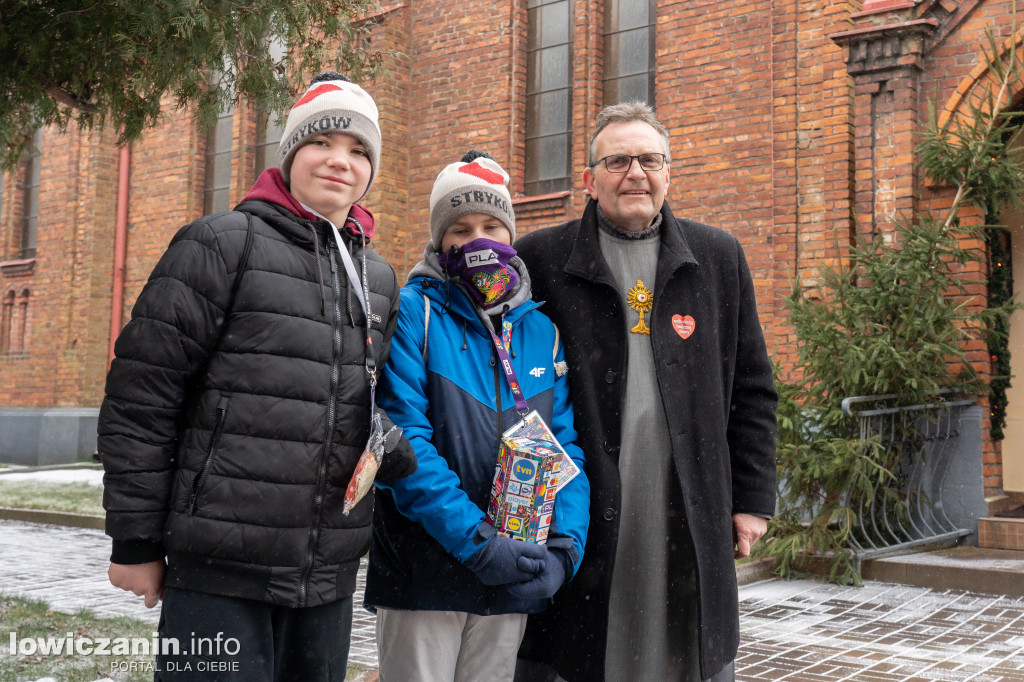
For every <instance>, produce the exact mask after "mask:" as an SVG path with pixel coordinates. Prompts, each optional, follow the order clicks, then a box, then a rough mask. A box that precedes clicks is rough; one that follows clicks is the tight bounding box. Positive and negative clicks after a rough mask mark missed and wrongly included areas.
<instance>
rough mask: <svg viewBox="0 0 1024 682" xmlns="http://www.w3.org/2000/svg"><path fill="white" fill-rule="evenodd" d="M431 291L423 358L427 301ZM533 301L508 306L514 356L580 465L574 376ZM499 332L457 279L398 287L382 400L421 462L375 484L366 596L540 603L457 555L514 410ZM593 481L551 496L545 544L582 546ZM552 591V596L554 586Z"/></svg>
mask: <svg viewBox="0 0 1024 682" xmlns="http://www.w3.org/2000/svg"><path fill="white" fill-rule="evenodd" d="M426 300H429V305H430V318H429V325H427V334H428V335H429V338H428V339H427V352H426V358H425V360H424V321H425V318H426V314H425V303H426ZM539 305H540V304H538V303H536V302H534V301H532V300H528V301H526V302H525V303H523V304H521V305H519V306H518V307H516V308H514V309H512V310H509V311H507V312H506V313H505V316H504V319H505V320H506V321H510V322H511V323H512V337H511V353H510V355H511V358H512V364H513V367H514V369H515V372H516V375H517V376H518V379H519V382H520V384H521V386H522V390H523V394H524V396H525V398H526V401H527V403H528V405H529V408H530V409H536V410H537V411H538V412H539V413H540V414H541V416H542V417H543V418H544V419H545V421H546V422H547V423H548V425H549V426H550V427H551V429H552V431H553V432H554V435H555V437H556V438H558V440H559V442H560V443H561V444H562V446H563V447H564V448H565V450H566V452H567V453H568V454H569V455H570V456H571V457H572V459H573V460H574V461H575V462H576V464H577V465H578V466H579V468H580V469H581V470H583V469H584V465H583V452H582V450H580V448H579V447H578V446H577V445H576V431H575V429H574V428H573V417H572V406H571V403H570V400H569V386H568V381H567V379H568V375H563V376H557V373H556V371H555V362H556V361H558V362H562V361H563V353H562V349H561V347H560V345H559V347H558V349H557V352H556V351H555V343H556V332H555V326H554V325H553V324H552V323H551V321H550V320H549V319H548V318H547V316H545V315H544V314H543V313H541V312H540V311H539V310H538V307H539ZM496 357H497V354H496V352H495V347H494V343H493V341H492V339H491V336H490V334H489V332H488V330H487V329H486V328H485V326H484V323H483V321H482V320H481V319H480V318H479V317H478V314H477V311H476V309H475V308H474V306H473V304H472V303H471V301H470V299H469V297H468V296H467V295H466V294H465V293H464V292H463V291H462V290H461V289H460V288H459V287H458V286H457V285H456V284H455V283H454V282H442V281H440V280H437V279H433V278H430V277H415V276H414V277H413V278H412V279H410V281H409V283H408V284H406V285H405V286H404V287H403V288H402V291H401V306H400V311H399V318H398V328H397V330H396V331H395V334H394V337H393V338H392V340H391V354H390V357H389V358H388V362H387V365H386V367H385V370H384V381H383V383H382V388H383V391H382V395H381V398H380V403H381V406H382V407H383V408H384V409H385V410H386V411H387V413H388V415H389V416H390V417H391V418H392V420H393V421H394V422H395V423H396V424H398V425H399V426H401V427H402V428H403V429H404V430H405V436H406V437H407V438H408V439H409V442H410V443H411V444H412V446H413V448H414V449H415V451H416V455H417V458H418V468H417V470H416V472H415V473H414V474H412V475H410V476H407V477H405V478H403V479H401V480H398V481H395V482H394V483H393V484H392V485H386V484H381V483H378V484H377V499H376V507H375V511H374V522H373V544H372V546H371V549H370V567H369V572H368V575H367V585H366V605H367V606H370V607H376V606H381V607H387V608H397V609H413V610H450V611H462V612H467V613H475V614H480V615H489V614H500V613H537V612H539V611H542V610H543V609H544V607H545V605H546V600H540V599H538V600H519V599H515V598H513V597H512V596H511V595H510V594H509V593H508V592H507V590H505V589H504V588H503V587H501V586H497V587H491V586H486V585H484V584H482V583H481V582H480V581H479V580H478V579H477V577H476V576H475V575H474V574H473V572H472V571H470V570H469V569H468V568H466V567H465V566H463V565H462V563H461V562H462V561H464V560H465V559H467V558H469V557H470V556H471V555H472V554H473V553H474V552H476V551H477V550H479V549H480V545H477V544H475V543H474V542H473V536H474V534H475V531H476V528H477V526H478V525H479V524H480V522H481V521H482V520H484V518H485V512H484V510H485V509H486V508H487V503H488V499H489V496H490V491H491V483H492V480H493V477H494V468H495V463H496V460H497V455H498V445H499V439H500V435H501V433H502V432H503V431H505V430H506V429H508V428H510V427H511V426H513V425H514V424H515V423H516V421H517V420H518V414H517V412H516V408H515V403H514V399H513V397H512V393H511V391H510V389H509V386H508V381H507V380H506V378H505V374H504V372H502V371H501V369H500V367H499V366H498V363H497V361H496ZM589 505H590V485H589V483H588V482H587V478H586V474H585V473H581V474H580V475H579V476H577V477H576V478H575V479H573V480H572V481H571V482H570V483H569V484H568V485H566V486H565V487H564V488H563V489H561V490H559V492H558V494H557V496H556V497H555V514H554V517H553V521H552V527H551V532H550V535H549V538H548V541H547V544H548V547H552V548H554V547H560V548H563V549H565V550H566V551H567V552H568V553H569V555H570V556H571V557H572V559H573V563H574V570H575V569H576V568H578V567H579V562H580V560H581V559H582V557H583V546H584V543H585V542H586V538H587V527H588V523H589ZM556 598H557V596H556Z"/></svg>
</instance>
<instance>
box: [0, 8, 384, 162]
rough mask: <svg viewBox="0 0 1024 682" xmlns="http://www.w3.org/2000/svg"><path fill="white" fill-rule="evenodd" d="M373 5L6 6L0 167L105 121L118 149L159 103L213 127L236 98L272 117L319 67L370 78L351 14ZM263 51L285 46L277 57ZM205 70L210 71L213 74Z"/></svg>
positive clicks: (2, 13) (2, 15)
mask: <svg viewBox="0 0 1024 682" xmlns="http://www.w3.org/2000/svg"><path fill="white" fill-rule="evenodd" d="M375 7H376V5H375V2H374V0H247V1H246V2H241V1H239V0H85V1H83V2H80V3H68V2H65V1H64V0H5V1H4V3H3V7H2V8H0V90H3V92H4V98H3V99H2V100H0V146H2V158H0V165H2V166H3V167H4V168H6V169H8V170H10V169H11V168H13V167H14V165H16V163H17V161H18V159H19V158H20V157H21V155H22V153H23V152H24V150H25V148H26V146H27V144H28V143H29V142H30V141H31V139H32V133H33V132H34V131H35V130H36V129H37V128H39V127H41V126H45V125H56V126H59V127H60V128H61V129H62V130H63V129H66V127H67V126H68V125H69V124H71V123H72V122H74V123H77V124H78V125H79V126H81V127H83V128H94V127H103V126H106V125H113V126H115V127H116V128H117V129H118V130H121V131H122V133H121V136H120V142H124V141H127V140H133V139H136V138H138V137H139V136H140V135H141V134H142V132H143V131H144V130H145V129H146V128H148V127H151V126H153V125H156V124H157V123H158V122H159V121H160V117H161V111H162V100H163V99H164V98H165V97H166V96H169V98H170V99H171V101H172V102H173V104H174V106H177V107H178V108H182V109H184V108H194V110H195V111H196V112H197V116H198V118H199V120H200V121H201V122H202V123H203V124H205V125H206V126H210V125H212V123H213V122H214V121H215V120H216V117H217V113H218V112H219V111H220V110H221V109H223V108H225V107H226V106H227V104H228V103H229V102H231V101H237V99H238V98H244V99H246V100H248V101H250V102H252V103H254V104H256V105H258V106H259V107H260V108H261V109H263V110H264V111H273V112H278V113H280V112H282V111H284V110H285V109H286V108H287V106H288V104H290V103H291V102H292V101H294V98H295V96H296V94H297V93H298V92H299V90H300V89H301V86H302V84H303V79H307V78H309V76H310V75H311V74H315V73H317V72H319V71H322V70H325V69H328V68H330V69H335V70H339V71H343V72H345V73H347V74H348V75H349V76H350V77H351V78H352V79H353V80H359V79H360V78H362V77H366V76H371V75H373V73H375V71H376V70H377V69H378V68H379V67H380V55H379V54H377V53H375V52H372V51H371V50H369V49H368V47H367V45H366V43H367V37H368V35H369V31H368V27H367V25H366V24H365V22H361V21H360V18H361V17H362V16H364V15H365V14H366V13H368V12H370V11H371V10H372V9H374V8H375ZM272 44H278V45H287V46H289V47H290V50H288V53H287V55H286V56H285V57H284V58H280V57H277V58H275V56H274V54H273V53H272V50H271V45H272ZM212 74H216V75H215V76H213V75H212Z"/></svg>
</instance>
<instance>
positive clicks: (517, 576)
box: [463, 521, 547, 585]
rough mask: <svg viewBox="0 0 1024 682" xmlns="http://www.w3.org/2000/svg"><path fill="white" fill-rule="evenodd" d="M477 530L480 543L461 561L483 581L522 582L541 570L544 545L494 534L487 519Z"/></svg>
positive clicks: (490, 583) (495, 582) (491, 583)
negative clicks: (473, 552) (481, 544)
mask: <svg viewBox="0 0 1024 682" xmlns="http://www.w3.org/2000/svg"><path fill="white" fill-rule="evenodd" d="M476 533H477V539H481V538H482V539H483V546H482V547H480V549H478V550H477V551H476V553H475V554H473V555H472V556H471V557H469V558H468V559H466V560H465V561H464V562H463V563H464V564H465V565H466V567H467V568H468V569H469V570H471V571H473V572H474V573H476V577H478V578H479V579H480V582H482V583H483V584H484V585H507V584H509V583H521V582H524V581H527V580H531V579H533V578H534V577H535V576H536V575H537V573H538V572H539V571H540V570H541V568H542V564H541V559H542V558H543V557H544V554H545V552H547V548H546V547H544V546H542V545H536V544H534V543H532V542H523V541H522V540H513V539H512V538H506V537H502V536H500V535H496V534H495V533H494V528H492V527H491V525H490V524H489V523H487V522H486V521H482V522H481V523H480V525H479V526H477V529H476Z"/></svg>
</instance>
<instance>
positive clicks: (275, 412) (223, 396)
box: [99, 200, 415, 606]
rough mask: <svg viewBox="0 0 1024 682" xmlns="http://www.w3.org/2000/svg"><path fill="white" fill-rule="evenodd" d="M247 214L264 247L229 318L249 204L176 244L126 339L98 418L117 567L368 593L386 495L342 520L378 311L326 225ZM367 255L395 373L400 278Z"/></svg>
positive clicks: (315, 594)
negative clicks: (361, 578) (359, 577)
mask: <svg viewBox="0 0 1024 682" xmlns="http://www.w3.org/2000/svg"><path fill="white" fill-rule="evenodd" d="M238 211H244V212H245V213H249V214H251V215H252V216H253V225H254V238H253V245H252V250H251V252H250V256H249V259H248V263H247V266H246V267H245V269H244V270H243V275H242V279H241V280H240V285H239V289H238V293H237V296H236V298H235V301H234V305H233V306H232V309H231V311H230V312H229V313H228V314H227V316H226V319H225V318H224V309H225V307H227V306H228V302H229V300H230V291H231V286H232V282H233V281H234V277H235V271H236V268H237V267H238V263H239V260H240V256H241V253H242V251H243V245H244V243H245V239H246V215H245V213H242V212H232V213H223V214H218V215H213V216H208V217H205V218H202V219H200V220H198V221H196V222H194V223H192V224H191V225H188V226H186V227H185V228H183V229H182V230H181V231H180V232H179V233H178V234H177V235H176V236H175V237H174V239H173V240H172V242H171V245H170V247H169V248H168V250H167V252H166V253H165V254H164V256H163V258H161V260H160V262H159V263H158V265H157V266H156V268H155V270H154V271H153V274H152V275H151V277H150V279H149V282H148V284H147V285H146V287H145V289H144V290H143V292H142V294H141V295H140V296H139V299H138V301H137V303H136V305H135V308H134V310H133V313H132V321H131V322H130V323H129V324H128V325H127V326H126V327H125V329H124V330H123V332H122V333H121V335H120V337H119V338H118V340H117V344H116V356H117V358H116V359H115V360H114V362H113V364H112V365H111V369H110V373H109V375H108V377H107V386H106V394H107V395H106V398H105V400H104V402H103V406H102V409H101V412H100V423H99V436H100V437H99V452H100V456H101V458H102V461H103V464H104V468H105V470H106V476H105V478H104V485H105V491H104V507H105V508H106V510H107V521H106V530H107V534H108V535H110V536H111V537H112V538H113V539H114V552H113V556H112V561H114V562H116V563H143V562H145V561H151V560H154V559H156V558H160V557H163V556H164V554H165V552H166V555H167V560H168V566H167V573H166V582H165V584H166V585H168V586H173V587H180V588H185V589H192V590H198V591H203V592H212V593H216V594H223V595H229V596H237V597H244V598H250V599H257V600H261V601H265V602H270V603H274V604H280V605H287V606H315V605H319V604H324V603H329V602H331V601H335V600H337V599H340V598H344V597H346V596H348V595H350V594H352V592H353V591H354V589H355V579H356V571H357V568H358V562H359V558H360V557H361V556H362V555H363V554H365V553H366V551H367V549H368V546H369V543H370V522H371V517H372V505H373V502H372V498H373V496H372V495H369V496H367V497H366V498H365V499H364V500H363V501H362V502H361V503H360V504H359V505H357V506H356V508H355V509H354V510H353V511H352V513H351V514H350V515H349V516H344V515H342V511H341V509H342V499H343V496H344V493H345V488H346V485H347V483H348V481H349V478H350V477H351V476H352V472H353V470H354V468H355V465H356V461H357V460H358V458H359V456H360V454H361V452H362V449H363V446H364V445H365V444H366V439H367V437H368V433H369V421H370V407H369V402H370V400H369V399H370V396H369V386H368V382H367V372H366V369H365V367H364V355H365V344H364V338H365V326H364V325H365V316H364V314H363V311H362V309H361V307H360V304H359V300H358V299H357V297H356V295H355V292H354V291H352V290H350V287H349V284H348V278H347V277H346V275H345V267H344V264H343V262H342V260H341V257H340V254H339V253H338V250H337V246H336V243H335V241H334V239H333V237H332V236H331V235H330V233H329V232H328V230H329V229H330V226H329V224H328V223H326V222H325V221H322V220H317V221H314V220H307V219H305V218H298V217H296V215H295V214H294V213H292V212H291V211H289V210H287V209H285V208H283V207H282V206H279V205H276V204H273V203H268V202H265V201H251V200H248V201H245V202H243V203H242V204H241V205H240V206H239V207H238ZM353 214H354V215H361V216H362V217H363V219H364V220H365V219H367V218H369V219H370V220H371V221H372V218H370V216H369V214H368V213H366V212H365V211H362V209H359V208H358V207H354V209H353ZM345 232H346V237H345V238H346V240H347V242H348V247H349V250H350V252H351V253H352V254H353V256H354V261H355V265H356V268H357V269H358V270H361V267H360V266H361V263H360V257H361V255H362V247H361V245H360V243H359V240H358V239H356V238H354V237H353V236H351V235H349V234H348V233H347V231H345ZM366 261H367V263H366V265H367V275H368V281H369V289H370V306H371V317H372V321H371V332H370V336H371V337H372V339H373V347H374V349H375V350H376V354H377V358H376V359H377V363H378V364H379V365H381V366H382V365H383V363H384V361H385V360H386V357H387V352H388V343H389V340H390V337H391V333H392V331H393V330H394V327H395V324H396V322H397V315H398V286H397V282H396V279H395V275H394V272H393V270H392V269H391V267H390V266H389V265H388V264H387V263H386V262H385V261H384V260H383V259H382V258H380V257H379V256H378V255H377V254H375V253H373V252H372V251H369V250H367V252H366ZM222 320H223V324H224V326H225V327H224V333H223V336H222V338H221V339H220V341H219V344H218V335H219V330H220V328H221V323H222ZM215 345H216V347H214V346H215ZM204 368H205V369H206V371H205V373H204V372H203V369H204ZM387 428H388V422H387V419H386V418H385V429H387ZM402 440H403V443H402V445H401V446H400V447H403V448H408V443H407V442H405V441H404V439H402ZM408 452H409V456H410V458H413V457H414V456H413V455H412V454H411V448H410V449H409V450H408ZM412 462H414V459H412ZM412 468H415V466H414V464H413V465H412ZM392 473H394V472H392ZM400 473H407V472H400Z"/></svg>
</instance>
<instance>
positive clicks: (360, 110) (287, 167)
mask: <svg viewBox="0 0 1024 682" xmlns="http://www.w3.org/2000/svg"><path fill="white" fill-rule="evenodd" d="M377 118H378V114H377V105H376V104H375V103H374V101H373V98H372V97H370V94H369V93H368V92H366V91H365V90H363V89H362V88H361V87H359V86H358V85H356V84H355V83H352V82H350V81H349V80H348V78H346V77H345V76H343V75H342V74H340V73H337V72H335V71H325V72H324V73H321V74H319V75H318V76H316V77H315V78H313V80H311V81H310V82H309V88H308V89H307V90H306V92H305V93H304V94H303V95H302V97H300V98H299V101H298V102H296V103H295V106H293V107H292V110H291V111H290V112H288V122H287V123H285V126H284V132H283V133H282V135H281V145H280V146H279V147H278V148H277V156H278V158H279V159H280V160H281V175H283V176H284V181H285V183H288V184H290V183H291V168H292V159H294V158H295V152H297V151H298V150H299V147H301V146H302V145H304V144H305V143H306V142H307V141H308V140H309V139H310V138H311V137H313V136H314V135H320V134H322V133H346V134H348V135H351V136H352V137H355V138H356V139H358V140H359V141H360V142H362V143H363V146H364V147H366V152H367V153H368V154H369V155H370V182H369V183H367V185H366V191H367V192H369V191H370V186H371V185H373V180H374V178H375V177H376V176H377V168H379V167H380V125H379V124H378V123H377ZM364 196H365V193H364Z"/></svg>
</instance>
